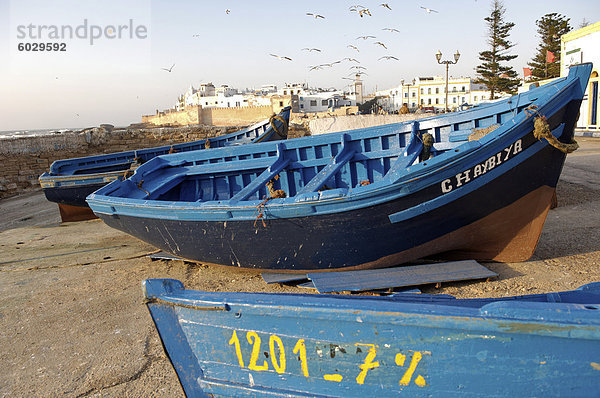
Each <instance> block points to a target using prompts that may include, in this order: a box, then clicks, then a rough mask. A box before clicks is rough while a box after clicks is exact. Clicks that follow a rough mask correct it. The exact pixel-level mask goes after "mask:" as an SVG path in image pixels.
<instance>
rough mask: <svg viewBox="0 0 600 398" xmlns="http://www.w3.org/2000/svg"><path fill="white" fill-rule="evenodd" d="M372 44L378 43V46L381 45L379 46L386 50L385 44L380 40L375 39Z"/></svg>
mask: <svg viewBox="0 0 600 398" xmlns="http://www.w3.org/2000/svg"><path fill="white" fill-rule="evenodd" d="M373 44H377V45H379V46H381V47H383V48H385V49H386V50H387V47H386V46H385V44H383V43H382V42H380V41H376V42H375V43H373Z"/></svg>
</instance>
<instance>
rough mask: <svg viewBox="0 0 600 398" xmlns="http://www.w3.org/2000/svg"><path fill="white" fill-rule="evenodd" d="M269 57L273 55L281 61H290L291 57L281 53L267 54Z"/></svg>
mask: <svg viewBox="0 0 600 398" xmlns="http://www.w3.org/2000/svg"><path fill="white" fill-rule="evenodd" d="M269 55H270V56H271V57H275V58H278V59H280V60H282V61H291V60H292V59H291V58H290V57H282V56H281V55H275V54H269Z"/></svg>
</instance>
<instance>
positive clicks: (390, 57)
mask: <svg viewBox="0 0 600 398" xmlns="http://www.w3.org/2000/svg"><path fill="white" fill-rule="evenodd" d="M382 59H388V60H390V59H393V60H395V61H399V59H398V58H396V57H392V56H391V55H385V56H383V57H381V58H379V60H380V61H381V60H382Z"/></svg>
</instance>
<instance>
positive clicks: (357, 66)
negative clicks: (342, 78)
mask: <svg viewBox="0 0 600 398" xmlns="http://www.w3.org/2000/svg"><path fill="white" fill-rule="evenodd" d="M350 69H356V70H360V69H367V68H365V67H364V66H360V65H352V66H351V67H350Z"/></svg>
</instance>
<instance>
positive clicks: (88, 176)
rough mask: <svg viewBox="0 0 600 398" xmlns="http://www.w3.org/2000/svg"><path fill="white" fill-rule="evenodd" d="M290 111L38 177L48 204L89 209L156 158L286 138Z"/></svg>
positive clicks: (66, 165)
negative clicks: (91, 199) (97, 195)
mask: <svg viewBox="0 0 600 398" xmlns="http://www.w3.org/2000/svg"><path fill="white" fill-rule="evenodd" d="M290 111H291V108H289V107H287V108H284V109H283V110H282V111H281V112H280V113H279V115H277V117H275V118H273V119H267V120H265V121H262V122H260V123H256V124H254V125H252V126H250V127H247V128H245V129H242V130H239V131H236V132H233V133H230V134H225V135H222V136H219V137H214V138H210V139H204V140H197V141H192V142H186V143H181V144H175V145H165V146H161V147H155V148H146V149H138V150H133V151H126V152H118V153H110V154H104V155H95V156H86V157H82V158H71V159H63V160H57V161H55V162H53V163H52V165H51V166H50V171H49V172H47V173H44V174H42V175H41V176H40V177H39V181H40V185H41V186H42V189H43V190H44V193H45V195H46V198H47V199H48V200H49V201H52V202H56V203H60V204H68V205H71V206H81V207H87V203H86V202H85V197H86V196H88V195H89V194H91V193H92V192H94V191H96V190H97V189H98V188H101V187H102V186H104V185H106V184H107V183H109V182H111V181H114V180H122V179H123V177H124V173H125V172H126V171H127V170H128V169H130V168H131V167H132V165H134V164H135V163H136V162H137V163H145V162H147V161H149V160H151V159H153V158H155V157H157V156H160V155H165V154H168V153H171V152H173V151H175V152H189V151H197V150H205V144H206V141H207V140H208V141H210V146H211V148H219V147H226V146H234V145H241V144H247V143H257V142H266V141H275V140H281V139H285V138H286V137H287V124H288V123H289V118H290Z"/></svg>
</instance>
